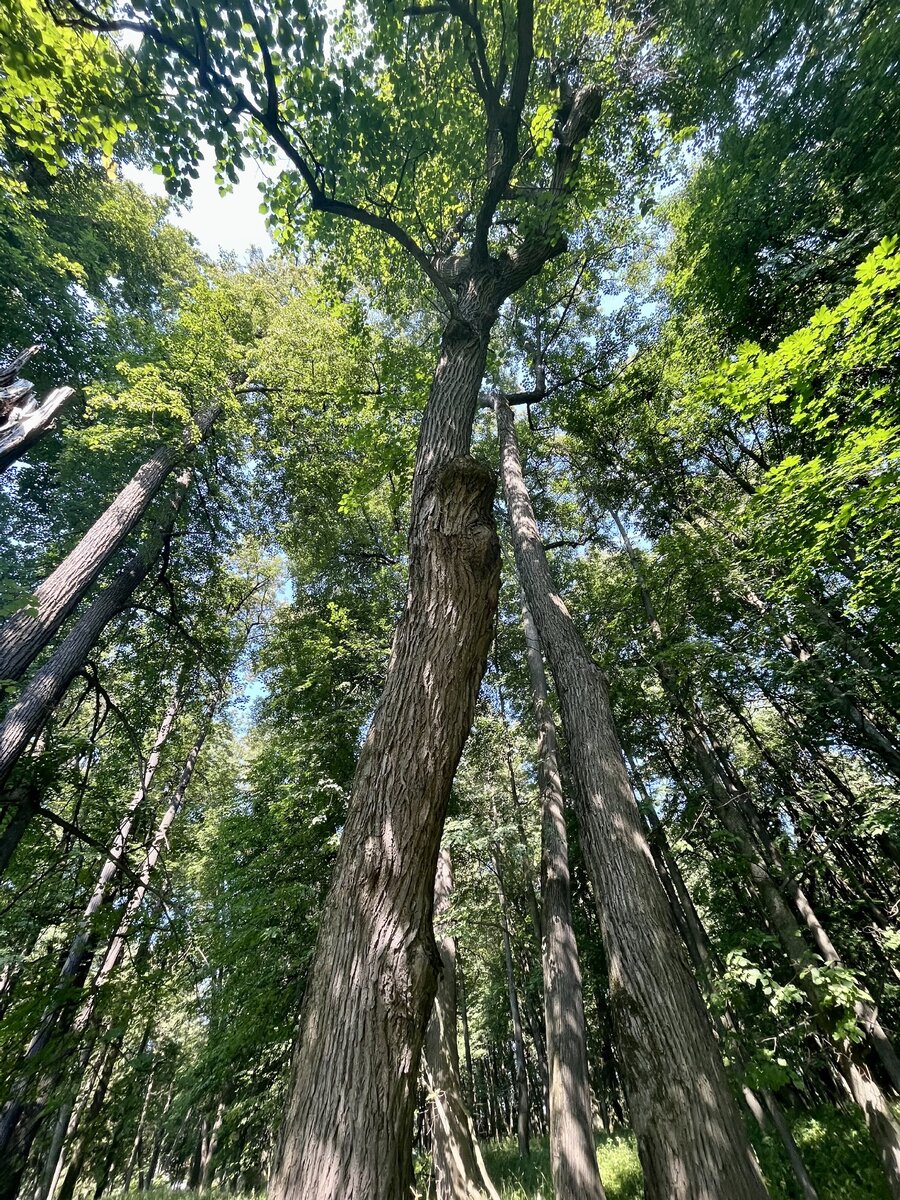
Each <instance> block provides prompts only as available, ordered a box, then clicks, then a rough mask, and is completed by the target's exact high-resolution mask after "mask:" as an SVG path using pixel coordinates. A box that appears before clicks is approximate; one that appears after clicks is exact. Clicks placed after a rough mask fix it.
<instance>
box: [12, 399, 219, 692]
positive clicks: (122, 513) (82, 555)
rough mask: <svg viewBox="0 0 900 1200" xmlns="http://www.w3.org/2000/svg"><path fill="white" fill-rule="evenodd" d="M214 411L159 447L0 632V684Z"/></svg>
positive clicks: (88, 578)
mask: <svg viewBox="0 0 900 1200" xmlns="http://www.w3.org/2000/svg"><path fill="white" fill-rule="evenodd" d="M219 411H220V407H219V405H214V406H213V407H211V408H208V409H207V410H206V411H205V412H203V413H201V414H200V416H199V417H198V418H197V425H196V430H194V431H191V432H190V433H187V434H185V439H184V440H185V445H184V446H182V447H180V448H176V447H174V446H168V445H166V446H160V447H159V449H158V450H157V451H156V453H155V454H154V455H153V457H152V458H150V459H148V460H147V462H145V463H144V464H143V466H141V467H140V468H139V469H138V471H137V472H136V473H135V475H134V476H133V477H132V479H131V480H130V481H129V483H127V484H126V485H125V487H124V488H123V489H122V490H121V492H119V494H118V496H116V498H115V500H113V502H112V504H110V506H109V507H108V508H107V510H106V512H104V513H103V515H102V516H101V517H98V519H97V520H96V521H95V522H94V524H93V525H92V526H91V528H90V529H89V530H88V531H87V533H86V534H85V535H84V537H83V538H82V539H81V541H80V542H79V543H78V545H77V546H76V547H75V549H74V550H72V551H71V553H69V554H68V555H67V556H66V557H65V558H64V559H63V561H62V562H61V563H60V564H59V566H58V567H57V568H56V569H55V570H54V571H52V572H51V573H50V575H48V576H47V578H46V579H45V580H44V581H43V583H41V584H40V586H39V587H38V588H37V590H36V591H35V593H34V596H33V603H32V604H31V605H29V606H28V607H26V608H20V609H19V611H18V612H16V613H13V615H12V616H11V617H9V618H8V620H7V621H6V622H5V623H4V625H3V626H2V627H0V679H21V678H22V676H23V675H24V674H25V672H26V671H27V669H28V667H29V666H30V665H31V663H32V662H33V661H34V659H35V658H36V657H37V655H38V654H40V652H41V650H43V648H44V647H45V646H46V645H47V644H48V643H49V641H50V640H51V638H52V637H53V635H54V633H56V631H57V629H59V627H60V625H62V623H63V621H64V620H65V619H66V617H67V616H68V615H69V613H71V612H72V611H73V609H74V608H75V606H76V605H77V604H78V602H79V601H80V600H81V599H82V597H83V596H84V595H85V594H86V593H87V592H88V590H89V589H90V588H91V587H92V585H93V584H94V583H96V581H97V579H98V577H99V575H100V572H101V571H102V570H103V568H104V567H105V566H106V564H107V563H108V562H109V561H110V559H111V558H112V556H113V555H114V554H115V553H116V551H117V550H118V549H119V547H120V546H121V545H122V543H123V542H124V541H125V539H126V538H127V537H128V535H129V534H130V533H131V532H132V530H133V529H134V528H135V527H136V526H137V524H138V522H139V521H140V520H141V518H142V517H143V516H144V514H145V513H146V511H147V509H148V508H149V506H150V504H151V502H152V501H153V499H154V497H155V496H156V495H157V493H158V492H159V490H160V488H161V487H162V485H163V484H164V483H165V481H166V479H167V478H168V476H169V475H170V474H171V472H172V471H173V470H174V468H175V467H176V466H177V465H178V463H179V462H180V461H181V460H182V459H183V458H184V454H185V451H186V450H190V449H191V448H192V447H194V446H196V445H197V444H198V442H199V441H200V440H201V439H202V438H203V437H205V436H206V434H207V433H208V432H209V430H210V428H211V427H212V424H213V422H214V420H215V419H216V417H217V416H218V414H219Z"/></svg>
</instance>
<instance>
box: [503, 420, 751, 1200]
mask: <svg viewBox="0 0 900 1200" xmlns="http://www.w3.org/2000/svg"><path fill="white" fill-rule="evenodd" d="M496 413H497V425H498V431H499V435H500V454H501V472H502V478H503V488H504V493H505V495H506V503H507V508H508V510H509V515H510V524H511V527H512V534H513V545H514V548H515V554H516V564H517V566H518V569H519V575H520V578H521V581H522V586H523V588H524V591H525V597H526V601H527V603H528V607H529V609H530V610H531V614H532V616H533V617H534V621H535V625H536V627H537V631H538V635H539V637H540V640H541V645H542V648H543V650H544V653H545V655H546V658H547V662H548V665H549V667H550V671H551V674H552V675H553V679H554V682H555V684H556V690H557V694H558V696H559V701H560V706H561V709H562V716H563V723H564V725H565V729H566V736H567V740H568V744H569V748H570V755H571V759H572V770H573V774H574V776H575V781H576V801H577V808H576V813H577V816H578V819H579V823H580V825H581V829H582V832H583V836H584V850H585V857H586V860H587V864H588V869H589V871H590V875H591V879H592V882H593V885H594V899H595V902H596V904H597V908H598V913H599V917H600V923H601V927H602V930H603V940H604V944H605V947H606V953H607V959H608V962H609V984H610V997H611V1001H612V1010H613V1016H614V1020H615V1025H616V1041H617V1045H618V1047H619V1050H620V1053H621V1060H622V1066H623V1074H624V1079H625V1089H626V1093H627V1095H628V1104H629V1109H630V1111H631V1115H632V1120H633V1122H634V1129H635V1135H636V1137H637V1142H638V1151H639V1154H640V1159H641V1164H642V1166H643V1171H644V1187H645V1192H646V1195H647V1197H648V1200H751V1198H752V1200H760V1198H762V1197H765V1196H766V1189H765V1185H764V1184H763V1181H762V1178H761V1176H760V1173H759V1167H758V1165H757V1163H756V1160H755V1158H754V1157H753V1153H752V1151H751V1149H750V1145H749V1143H748V1141H747V1136H746V1132H745V1130H744V1127H743V1122H742V1121H741V1117H740V1114H739V1112H738V1108H737V1105H736V1103H735V1100H734V1097H733V1096H732V1094H731V1090H730V1088H729V1086H728V1081H727V1077H726V1074H725V1069H724V1067H723V1065H722V1060H721V1057H720V1055H719V1051H718V1047H717V1045H716V1041H715V1037H714V1034H713V1031H712V1027H711V1026H710V1023H709V1018H708V1016H707V1013H706V1009H705V1006H704V1005H703V1002H702V1000H701V998H700V994H699V992H698V990H697V985H696V982H695V981H694V978H693V975H692V973H691V969H690V966H689V964H688V961H687V958H686V954H685V951H684V948H683V946H682V944H681V940H680V938H679V937H678V935H677V932H676V930H675V928H674V925H673V923H672V917H671V914H670V912H669V907H668V903H667V901H666V897H665V894H664V892H663V890H662V886H661V884H660V882H659V878H658V876H657V874H656V868H655V866H654V863H653V858H652V855H651V853H650V850H649V847H648V846H647V840H646V838H645V836H644V833H643V829H642V826H641V819H640V814H639V812H638V808H637V804H636V802H635V799H634V795H633V793H632V790H631V785H630V783H629V780H628V774H627V771H626V769H625V763H624V760H623V757H622V750H621V747H620V745H619V740H618V736H617V733H616V730H615V726H614V724H613V720H612V713H611V711H610V706H609V697H608V694H607V689H606V681H605V679H604V678H603V674H602V672H601V671H600V670H599V668H598V667H597V666H596V664H595V663H593V662H592V660H591V658H590V656H589V654H588V652H587V649H586V647H585V645H584V642H583V640H582V638H581V636H580V634H579V632H578V630H577V628H576V626H575V624H574V622H573V621H572V618H571V617H570V616H569V613H568V612H567V610H566V607H565V605H564V603H563V601H562V599H561V597H560V596H559V595H558V593H557V592H556V589H555V587H554V584H553V580H552V576H551V574H550V568H549V564H548V562H547V557H546V553H545V551H544V547H543V544H542V542H541V539H540V534H539V532H538V528H537V523H536V521H535V519H534V512H533V510H532V507H531V501H530V499H529V497H528V492H527V490H526V488H525V482H524V479H523V476H522V466H521V462H520V460H519V453H518V447H517V445H516V438H515V429H514V424H513V415H512V411H511V410H510V408H509V405H508V404H507V403H506V400H505V399H504V398H503V397H498V399H497V401H496Z"/></svg>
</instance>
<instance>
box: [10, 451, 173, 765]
mask: <svg viewBox="0 0 900 1200" xmlns="http://www.w3.org/2000/svg"><path fill="white" fill-rule="evenodd" d="M189 483H190V472H189V471H187V470H185V471H182V472H181V473H180V474H179V476H178V479H177V482H176V486H175V488H174V489H173V492H172V494H171V495H170V496H169V498H168V499H167V501H166V502H165V505H164V508H163V513H162V515H161V517H160V520H159V521H158V522H157V524H156V526H155V528H154V530H153V533H152V534H151V536H150V537H149V538H148V539H147V541H146V543H145V544H144V545H143V546H142V547H141V548H140V550H138V551H137V552H136V553H135V554H134V555H133V556H132V558H131V560H130V561H129V562H128V563H127V564H126V566H124V567H123V568H122V570H121V571H120V572H119V573H118V575H116V577H115V579H114V580H113V581H112V583H111V584H110V585H109V586H108V587H107V588H105V589H104V590H103V591H102V592H101V593H100V594H99V595H98V596H97V597H96V599H95V600H94V601H93V602H92V603H91V605H90V607H89V608H88V609H87V611H86V612H85V613H84V614H83V615H82V616H81V617H79V618H78V620H77V621H76V623H75V624H74V625H73V626H72V629H71V630H70V631H69V633H68V634H67V636H66V637H65V639H64V640H63V641H62V643H61V644H60V645H59V647H58V648H57V649H56V651H55V652H54V653H53V654H52V656H51V657H50V658H49V659H48V660H47V662H46V663H44V664H43V666H41V667H40V668H39V669H38V670H37V671H36V672H35V674H34V675H33V676H32V678H31V679H30V680H29V681H28V683H27V684H26V686H25V688H24V689H23V690H22V692H21V694H20V695H19V697H18V699H17V700H16V702H15V703H14V704H13V706H12V708H11V709H10V710H9V712H8V713H7V714H6V717H5V719H4V721H3V723H2V725H0V789H2V787H3V785H4V784H5V783H6V781H7V779H8V778H9V776H10V773H11V772H12V770H13V768H14V767H15V765H16V763H17V762H18V760H19V758H20V757H21V755H22V754H23V752H24V750H25V747H26V746H27V745H28V743H29V741H30V740H31V739H32V738H33V737H34V736H35V735H36V734H37V733H39V732H40V731H41V729H43V727H44V724H45V723H46V721H47V718H48V717H49V716H50V714H51V713H52V711H53V709H54V708H55V707H56V705H57V704H58V703H59V701H60V700H61V699H62V697H63V695H64V694H65V691H66V689H67V688H68V686H69V684H70V683H71V682H72V680H73V679H74V678H75V676H76V675H77V674H78V672H79V671H80V670H82V668H83V667H84V665H85V663H86V662H87V660H88V658H89V656H90V653H91V651H92V650H93V648H94V646H96V644H97V642H98V640H99V638H100V636H101V634H102V633H103V631H104V629H105V628H106V626H107V625H108V624H109V623H110V621H112V619H113V618H114V617H115V616H117V615H118V614H119V613H120V612H122V610H123V609H124V608H125V607H126V606H127V604H128V602H129V600H130V599H131V597H132V595H133V594H134V592H135V590H136V589H137V588H138V587H139V585H140V584H141V583H143V581H144V580H145V579H146V578H147V576H148V575H149V573H150V570H151V568H152V567H153V564H154V563H155V562H156V561H157V559H158V558H159V555H160V553H161V552H162V549H163V546H164V544H165V541H166V539H167V538H168V536H169V535H170V534H171V532H172V528H173V527H174V524H175V521H176V519H177V516H178V512H179V510H180V508H181V505H182V503H183V502H184V498H185V496H186V494H187V488H188V484H189Z"/></svg>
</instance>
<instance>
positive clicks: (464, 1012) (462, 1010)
mask: <svg viewBox="0 0 900 1200" xmlns="http://www.w3.org/2000/svg"><path fill="white" fill-rule="evenodd" d="M456 974H457V980H458V982H459V1015H460V1018H461V1019H462V1030H463V1049H464V1050H465V1052H466V1080H467V1082H468V1088H467V1090H468V1097H467V1103H468V1104H469V1105H471V1111H472V1116H473V1117H474V1116H475V1111H474V1110H475V1073H474V1071H473V1070H472V1042H471V1039H470V1038H469V1000H468V993H467V991H466V977H465V972H464V971H463V966H462V962H461V961H460V954H459V948H457V951H456Z"/></svg>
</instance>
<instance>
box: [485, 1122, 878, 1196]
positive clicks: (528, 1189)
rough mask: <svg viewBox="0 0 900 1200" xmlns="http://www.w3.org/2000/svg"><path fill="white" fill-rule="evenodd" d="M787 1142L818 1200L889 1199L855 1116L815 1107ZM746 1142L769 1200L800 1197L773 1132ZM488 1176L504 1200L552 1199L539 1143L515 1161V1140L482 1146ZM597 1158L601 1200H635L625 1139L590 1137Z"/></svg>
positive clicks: (637, 1179) (636, 1174) (634, 1164)
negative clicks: (792, 1144) (793, 1146)
mask: <svg viewBox="0 0 900 1200" xmlns="http://www.w3.org/2000/svg"><path fill="white" fill-rule="evenodd" d="M791 1123H792V1126H793V1130H794V1137H795V1139H796V1141H797V1144H798V1145H799V1147H800V1152H801V1154H802V1155H803V1161H804V1162H805V1163H806V1169H807V1171H808V1172H809V1174H810V1178H811V1179H812V1181H813V1183H814V1184H815V1186H816V1189H817V1191H818V1193H819V1200H890V1197H889V1193H888V1189H887V1184H886V1183H885V1181H884V1176H883V1174H882V1171H881V1166H880V1164H879V1162H878V1159H877V1157H876V1154H875V1151H874V1149H873V1147H872V1144H871V1142H870V1141H869V1136H868V1133H867V1132H866V1129H865V1126H864V1125H863V1123H862V1119H861V1117H858V1116H857V1114H856V1112H855V1111H852V1112H851V1111H846V1110H839V1109H835V1108H821V1109H817V1110H816V1111H815V1112H814V1113H813V1114H812V1115H810V1114H803V1115H802V1116H794V1117H793V1119H792V1122H791ZM751 1132H752V1133H753V1135H754V1136H753V1141H754V1145H755V1148H756V1152H757V1154H758V1155H759V1160H760V1163H761V1165H762V1169H763V1173H764V1175H765V1177H766V1183H767V1184H768V1185H769V1193H770V1195H771V1197H772V1200H799V1198H800V1196H801V1193H800V1189H799V1188H798V1186H797V1184H796V1183H795V1181H794V1178H793V1176H792V1174H791V1171H790V1167H789V1165H788V1162H787V1158H786V1157H785V1154H784V1151H783V1149H782V1148H781V1143H780V1142H779V1141H778V1139H777V1138H776V1136H775V1134H774V1131H770V1132H768V1133H767V1134H766V1135H765V1136H762V1135H760V1134H759V1132H758V1131H757V1130H755V1129H754V1130H753V1131H751ZM483 1151H484V1159H485V1163H486V1164H487V1167H488V1170H489V1172H490V1174H491V1178H492V1179H493V1180H494V1182H495V1184H496V1185H497V1188H498V1190H499V1192H500V1195H501V1196H502V1197H503V1200H552V1196H553V1189H552V1187H551V1185H550V1156H549V1153H548V1149H547V1142H546V1139H544V1138H541V1139H539V1140H535V1141H533V1142H532V1146H531V1158H530V1159H529V1160H528V1161H527V1162H522V1161H521V1160H520V1159H519V1157H518V1153H517V1151H516V1143H515V1139H514V1138H510V1139H507V1140H506V1141H503V1142H491V1143H488V1144H486V1145H484V1146H483ZM597 1159H598V1162H599V1164H600V1175H601V1178H602V1179H603V1186H604V1189H605V1191H606V1196H607V1200H641V1196H642V1188H641V1168H640V1165H639V1163H638V1157H637V1150H636V1148H635V1144H634V1138H633V1137H632V1136H631V1135H630V1134H622V1135H620V1136H613V1137H609V1136H603V1137H599V1138H598V1139H597Z"/></svg>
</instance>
